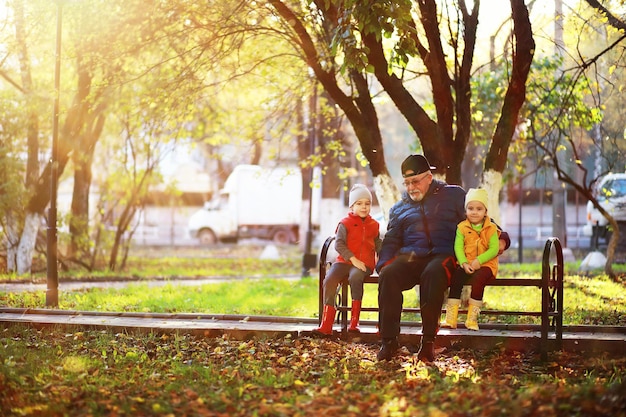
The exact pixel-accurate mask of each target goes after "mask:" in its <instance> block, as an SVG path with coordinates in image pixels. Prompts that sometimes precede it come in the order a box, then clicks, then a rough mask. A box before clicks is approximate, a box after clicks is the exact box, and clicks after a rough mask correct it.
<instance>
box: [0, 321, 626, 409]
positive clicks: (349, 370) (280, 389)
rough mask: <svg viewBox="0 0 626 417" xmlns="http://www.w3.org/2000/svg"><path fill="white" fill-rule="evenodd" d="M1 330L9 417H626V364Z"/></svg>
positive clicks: (329, 344)
mask: <svg viewBox="0 0 626 417" xmlns="http://www.w3.org/2000/svg"><path fill="white" fill-rule="evenodd" d="M377 350H378V347H377V346H375V345H369V344H358V343H347V342H342V341H330V340H321V339H309V338H300V339H291V338H285V339H256V340H249V341H240V340H233V339H228V338H199V337H193V336H189V335H159V334H128V333H117V334H114V333H109V332H106V331H104V332H103V331H77V332H73V333H65V332H63V331H60V330H58V329H54V328H44V329H41V330H36V329H33V328H30V327H23V326H19V325H16V326H9V327H7V328H4V329H3V330H2V331H0V410H1V412H0V414H2V415H3V416H24V415H33V416H64V415H67V416H90V415H93V416H122V415H127V416H131V415H132V416H149V415H164V416H320V415H326V416H577V415H578V416H626V356H625V355H617V356H612V357H611V356H608V355H597V354H593V355H588V354H575V353H564V352H557V353H551V354H550V356H549V359H548V361H545V362H544V361H541V360H540V358H539V356H538V355H534V354H522V353H518V352H506V351H487V352H485V351H472V350H447V351H442V352H438V354H437V359H436V361H435V362H434V363H433V364H431V365H425V364H423V363H421V362H418V361H417V360H416V357H415V356H414V354H412V353H411V352H410V350H409V349H407V348H406V347H405V348H402V350H401V352H400V355H399V356H398V357H397V359H395V360H393V361H391V362H382V363H381V362H377V361H376V352H377Z"/></svg>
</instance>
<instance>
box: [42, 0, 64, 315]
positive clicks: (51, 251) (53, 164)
mask: <svg viewBox="0 0 626 417" xmlns="http://www.w3.org/2000/svg"><path fill="white" fill-rule="evenodd" d="M56 3H57V38H56V54H55V60H54V106H53V107H54V109H53V112H52V150H51V156H50V207H49V208H48V233H47V240H46V243H47V248H46V249H47V253H48V259H47V268H48V270H47V272H48V273H47V289H46V306H48V307H56V306H58V305H59V274H58V265H57V246H58V245H57V243H58V238H57V186H58V177H59V158H58V156H59V155H58V153H59V96H60V89H61V28H62V26H63V0H58V1H57V2H56Z"/></svg>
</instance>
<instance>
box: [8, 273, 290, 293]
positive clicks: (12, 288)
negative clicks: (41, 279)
mask: <svg viewBox="0 0 626 417" xmlns="http://www.w3.org/2000/svg"><path fill="white" fill-rule="evenodd" d="M263 278H268V276H264V277H263ZM269 278H276V279H286V280H298V279H300V276H299V275H281V276H276V277H272V276H269ZM244 279H252V280H254V279H261V277H246V278H243V277H232V276H223V277H207V278H193V279H178V278H171V279H150V280H145V279H144V280H116V281H62V282H59V291H77V290H84V289H87V288H124V287H127V286H129V285H141V284H146V285H148V286H149V287H160V286H163V285H168V284H176V285H183V286H192V285H204V284H216V283H221V282H228V281H234V280H244ZM46 289H47V284H45V283H42V284H34V283H32V282H4V283H0V292H22V291H32V292H37V291H46Z"/></svg>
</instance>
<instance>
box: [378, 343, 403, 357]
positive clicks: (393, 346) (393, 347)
mask: <svg viewBox="0 0 626 417" xmlns="http://www.w3.org/2000/svg"><path fill="white" fill-rule="evenodd" d="M397 351H398V340H397V339H383V343H382V345H381V347H380V351H379V352H378V355H376V359H378V360H379V361H390V360H391V358H393V357H394V355H395V354H396V352H397Z"/></svg>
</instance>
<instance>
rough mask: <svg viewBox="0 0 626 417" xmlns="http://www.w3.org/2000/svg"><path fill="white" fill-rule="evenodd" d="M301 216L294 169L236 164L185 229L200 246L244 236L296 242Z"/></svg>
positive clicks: (297, 174) (299, 186)
mask: <svg viewBox="0 0 626 417" xmlns="http://www.w3.org/2000/svg"><path fill="white" fill-rule="evenodd" d="M301 216H302V176H301V172H300V170H299V169H298V168H263V167H260V166H257V165H239V166H237V167H235V169H234V170H233V172H232V173H231V174H230V176H229V177H228V179H227V180H226V183H225V184H224V188H223V189H222V190H220V191H219V193H218V195H217V196H216V198H214V199H213V200H212V201H210V202H207V203H205V205H204V207H203V208H202V209H201V210H199V211H197V212H196V213H194V214H193V215H192V216H191V218H190V219H189V223H188V227H187V230H188V233H189V235H190V236H191V237H195V238H197V239H198V240H199V241H200V243H201V244H203V245H212V244H215V243H217V242H218V241H233V240H234V241H237V240H238V239H245V238H260V239H271V240H272V241H274V242H275V243H278V244H287V243H296V242H297V240H298V232H299V227H300V219H301Z"/></svg>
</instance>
